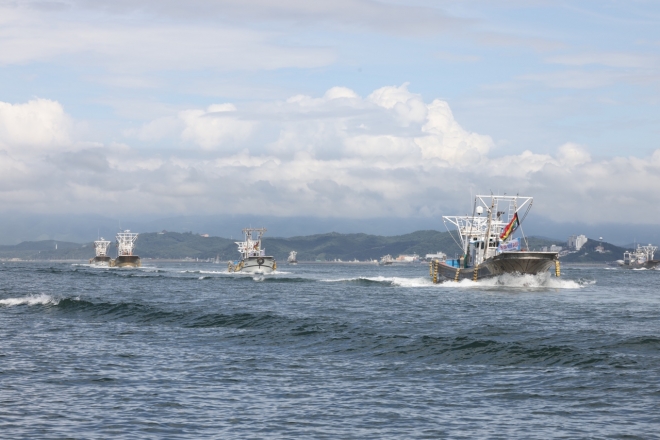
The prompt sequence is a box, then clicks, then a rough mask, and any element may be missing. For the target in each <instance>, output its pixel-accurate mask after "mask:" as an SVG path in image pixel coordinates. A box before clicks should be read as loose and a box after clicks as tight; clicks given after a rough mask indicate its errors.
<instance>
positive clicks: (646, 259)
mask: <svg viewBox="0 0 660 440" xmlns="http://www.w3.org/2000/svg"><path fill="white" fill-rule="evenodd" d="M657 250H658V247H657V246H653V245H652V244H650V243H649V244H648V245H647V246H640V245H637V249H635V250H634V251H626V252H624V253H623V260H619V261H617V263H619V266H620V267H623V268H626V269H654V268H656V267H658V266H659V265H660V260H654V259H653V255H654V254H655V251H657Z"/></svg>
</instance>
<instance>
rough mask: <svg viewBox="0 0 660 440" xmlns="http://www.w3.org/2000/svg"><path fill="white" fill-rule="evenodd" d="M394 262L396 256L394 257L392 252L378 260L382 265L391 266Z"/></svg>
mask: <svg viewBox="0 0 660 440" xmlns="http://www.w3.org/2000/svg"><path fill="white" fill-rule="evenodd" d="M392 263H394V258H392V256H391V255H390V254H387V255H385V256H383V257H381V258H380V261H379V262H378V264H379V265H381V266H389V265H390V264H392Z"/></svg>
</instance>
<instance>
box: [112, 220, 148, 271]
mask: <svg viewBox="0 0 660 440" xmlns="http://www.w3.org/2000/svg"><path fill="white" fill-rule="evenodd" d="M137 238H138V234H137V233H135V232H131V231H129V230H128V229H127V230H125V231H123V232H118V233H117V258H115V259H114V260H113V261H112V266H114V267H140V266H141V265H142V262H141V261H140V257H139V256H137V255H133V249H134V248H135V241H136V240H137Z"/></svg>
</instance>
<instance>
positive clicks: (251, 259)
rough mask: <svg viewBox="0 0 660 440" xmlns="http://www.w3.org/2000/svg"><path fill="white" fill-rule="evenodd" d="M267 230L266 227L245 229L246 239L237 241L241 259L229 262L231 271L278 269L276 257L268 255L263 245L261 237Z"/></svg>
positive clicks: (264, 271) (259, 272) (268, 270)
mask: <svg viewBox="0 0 660 440" xmlns="http://www.w3.org/2000/svg"><path fill="white" fill-rule="evenodd" d="M265 232H266V228H245V229H243V234H244V235H245V241H237V242H236V244H237V245H238V252H239V253H240V254H241V259H240V260H238V261H233V262H232V261H230V262H229V263H228V265H227V270H228V271H229V272H243V273H256V274H265V273H271V272H272V271H274V270H276V269H277V263H276V262H275V258H274V257H271V256H267V255H266V250H265V249H263V248H262V247H261V237H262V236H263V235H264V233H265Z"/></svg>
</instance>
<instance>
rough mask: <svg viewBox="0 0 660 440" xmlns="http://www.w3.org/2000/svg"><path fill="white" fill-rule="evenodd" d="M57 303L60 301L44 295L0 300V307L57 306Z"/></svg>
mask: <svg viewBox="0 0 660 440" xmlns="http://www.w3.org/2000/svg"><path fill="white" fill-rule="evenodd" d="M59 302H60V301H59V300H58V299H55V298H53V297H52V296H50V295H46V294H41V295H30V296H24V297H20V298H6V299H0V305H2V306H6V307H13V306H21V305H28V306H35V305H44V306H45V305H55V306H56V305H57V304H59Z"/></svg>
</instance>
